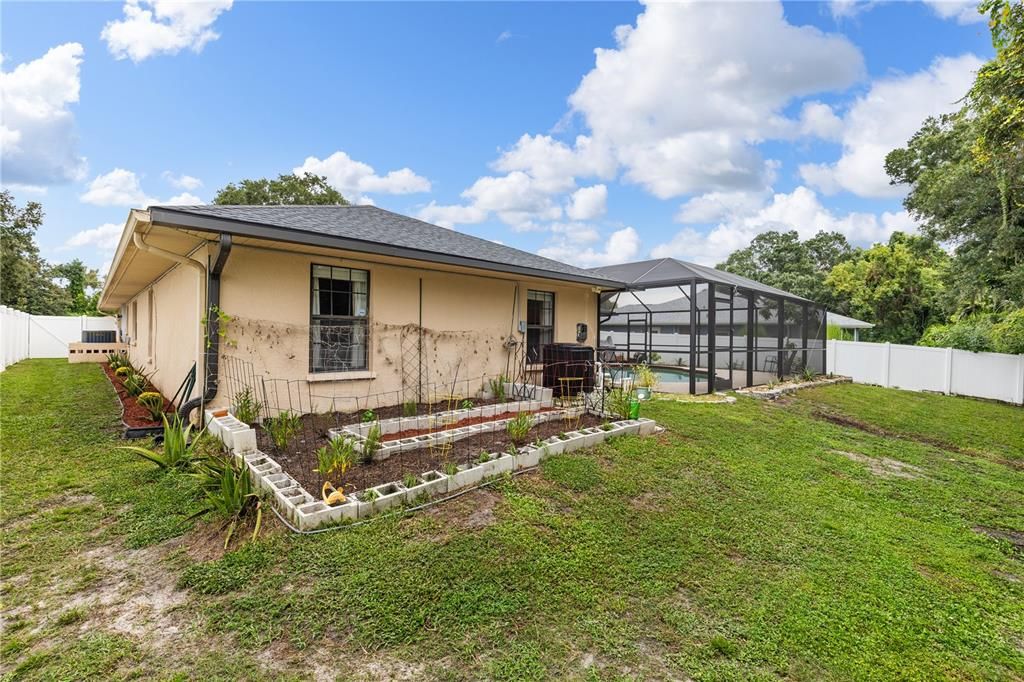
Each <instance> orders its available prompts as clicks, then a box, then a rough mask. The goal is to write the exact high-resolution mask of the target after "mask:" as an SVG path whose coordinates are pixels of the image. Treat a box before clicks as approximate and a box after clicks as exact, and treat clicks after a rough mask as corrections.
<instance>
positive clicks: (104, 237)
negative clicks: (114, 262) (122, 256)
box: [60, 223, 124, 252]
mask: <svg viewBox="0 0 1024 682" xmlns="http://www.w3.org/2000/svg"><path fill="white" fill-rule="evenodd" d="M123 229H124V225H119V224H117V223H104V224H103V225H100V226H99V227H94V228H92V229H91V230H82V231H80V232H76V233H75V234H73V235H71V237H69V238H68V240H67V241H66V242H64V244H63V246H61V247H60V250H62V251H64V250H67V249H75V248H81V247H83V246H94V247H96V248H97V249H98V250H99V251H103V252H111V251H113V250H114V249H116V248H117V242H118V241H119V240H120V239H121V231H122V230H123Z"/></svg>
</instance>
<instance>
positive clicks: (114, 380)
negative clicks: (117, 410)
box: [100, 362, 174, 428]
mask: <svg viewBox="0 0 1024 682" xmlns="http://www.w3.org/2000/svg"><path fill="white" fill-rule="evenodd" d="M100 366H101V367H103V372H104V373H105V374H106V375H107V378H108V379H110V383H111V384H113V386H114V390H115V391H117V397H118V399H119V400H120V401H121V407H122V408H123V413H122V415H121V421H123V422H124V423H125V425H126V426H130V427H132V428H149V427H155V426H163V422H161V421H153V419H152V418H151V417H150V416H149V410H147V409H146V408H145V407H143V406H142V405H139V403H138V401H137V400H136V399H135V397H134V396H131V395H128V391H126V390H125V388H124V382H122V381H121V377H119V376H117V375H116V374H115V373H114V370H112V369H110V363H107V362H104V363H102V364H101V365H100ZM146 390H147V391H156V389H155V388H153V386H152V385H150V386H147V387H146ZM173 410H174V406H173V405H171V404H170V403H169V402H168V401H167V398H164V412H171V411H173Z"/></svg>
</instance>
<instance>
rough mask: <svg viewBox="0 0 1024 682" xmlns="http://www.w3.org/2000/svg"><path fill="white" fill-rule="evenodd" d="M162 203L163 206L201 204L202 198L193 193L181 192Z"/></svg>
mask: <svg viewBox="0 0 1024 682" xmlns="http://www.w3.org/2000/svg"><path fill="white" fill-rule="evenodd" d="M162 203H163V205H165V206H196V205H198V204H202V203H203V200H202V199H200V198H199V197H197V196H196V195H195V194H189V193H188V192H182V193H181V194H177V195H175V196H173V197H171V198H170V199H168V200H167V201H164V202H162Z"/></svg>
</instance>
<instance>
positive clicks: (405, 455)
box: [256, 414, 604, 492]
mask: <svg viewBox="0 0 1024 682" xmlns="http://www.w3.org/2000/svg"><path fill="white" fill-rule="evenodd" d="M492 421H493V420H492ZM603 421H604V420H603V419H601V418H599V417H596V416H594V415H591V414H585V415H583V416H582V417H580V428H584V427H586V426H598V425H600V424H601V423H602V422H603ZM565 430H566V426H565V424H564V422H563V421H562V420H561V419H554V420H552V421H548V422H544V423H543V424H537V425H535V426H534V427H533V428H532V429H530V433H529V436H528V441H534V440H536V439H538V438H540V439H545V438H548V437H550V436H555V435H558V434H559V433H561V432H563V431H565ZM310 435H311V436H312V437H313V439H312V442H313V443H316V444H317V445H316V447H309V444H308V443H309V442H308V441H300V438H302V437H301V436H300V437H297V438H295V439H293V441H292V442H291V443H289V447H288V448H287V449H285V450H284V451H281V450H278V449H277V448H276V447H275V446H274V444H273V443H272V442H271V440H270V437H269V436H267V434H266V433H265V432H263V430H262V429H257V435H256V439H257V444H258V447H259V449H260V450H261V451H263V452H265V453H267V454H268V455H270V456H271V457H272V458H273V459H274V460H275V461H276V462H278V463H279V464H280V465H281V467H282V468H283V469H284V470H285V471H287V472H288V473H289V474H290V475H291V476H292V477H293V478H295V480H297V481H298V482H299V483H300V484H302V486H303V487H304V488H305V489H306V490H309V491H310V492H314V491H316V492H319V490H320V488H321V486H322V485H323V483H324V478H323V477H322V476H321V475H320V474H319V473H318V472H317V471H316V467H317V458H316V448H317V447H320V446H321V445H326V444H327V441H328V437H327V434H326V433H325V432H324V433H320V434H310ZM511 445H512V441H511V439H510V438H509V437H508V433H507V432H506V431H505V430H504V429H498V430H496V431H493V432H490V433H481V434H479V435H471V436H468V437H466V438H462V439H460V440H456V441H454V442H452V443H451V446H450V449H449V450H447V451H445V449H444V448H440V447H435V448H430V447H422V448H419V449H416V450H411V451H405V452H399V453H397V454H394V455H392V456H390V457H388V458H387V459H384V460H380V461H374V462H370V463H366V464H364V463H356V464H355V465H353V466H352V468H351V469H349V470H348V472H346V474H345V476H344V478H343V480H342V483H343V484H344V485H345V490H346V491H355V490H363V489H365V488H368V487H372V486H374V485H377V484H379V483H381V482H383V481H392V480H398V479H400V478H402V476H404V475H405V474H406V473H409V472H412V473H420V472H424V471H429V470H431V469H440V468H442V467H443V465H444V464H445V462H454V463H455V464H462V463H463V462H466V461H469V460H473V459H475V458H477V457H478V456H479V455H480V453H481V452H482V451H484V450H486V451H487V452H503V451H505V450H508V449H509V446H511Z"/></svg>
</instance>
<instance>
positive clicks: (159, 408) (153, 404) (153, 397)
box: [137, 391, 164, 421]
mask: <svg viewBox="0 0 1024 682" xmlns="http://www.w3.org/2000/svg"><path fill="white" fill-rule="evenodd" d="M137 400H138V403H139V405H141V406H142V407H144V408H146V411H148V412H149V416H150V417H151V418H152V419H153V421H156V420H158V419H160V415H162V414H163V413H164V397H163V396H162V395H160V394H159V393H156V392H154V391H146V392H145V393H142V394H140V395H139V397H138V398H137Z"/></svg>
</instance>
